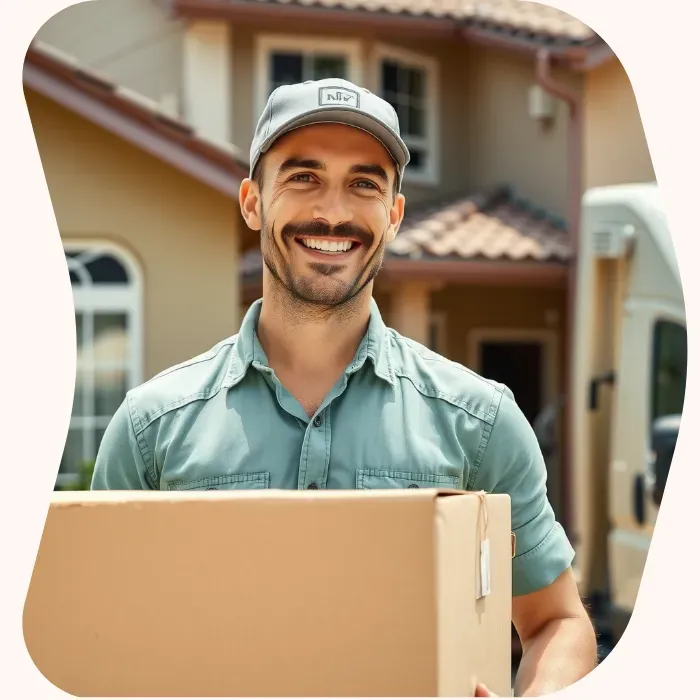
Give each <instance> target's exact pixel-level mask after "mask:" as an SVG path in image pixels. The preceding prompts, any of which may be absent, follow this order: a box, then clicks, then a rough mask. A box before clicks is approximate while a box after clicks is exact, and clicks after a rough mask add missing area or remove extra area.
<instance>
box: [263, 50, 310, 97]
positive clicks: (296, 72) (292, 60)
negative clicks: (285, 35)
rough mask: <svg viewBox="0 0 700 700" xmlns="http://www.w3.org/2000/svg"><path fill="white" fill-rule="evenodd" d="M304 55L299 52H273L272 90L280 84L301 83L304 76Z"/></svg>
mask: <svg viewBox="0 0 700 700" xmlns="http://www.w3.org/2000/svg"><path fill="white" fill-rule="evenodd" d="M302 65H303V57H302V55H301V54H298V53H273V54H272V61H271V73H272V74H271V75H270V83H271V85H270V87H271V91H272V90H274V89H276V88H278V87H279V86H280V85H291V84H292V83H300V82H301V81H302V80H303V78H302V74H303V73H302Z"/></svg>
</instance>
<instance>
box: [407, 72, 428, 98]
mask: <svg viewBox="0 0 700 700" xmlns="http://www.w3.org/2000/svg"><path fill="white" fill-rule="evenodd" d="M408 91H409V93H410V95H411V97H412V98H413V99H416V100H422V99H423V97H425V74H424V73H423V71H421V70H418V69H416V68H412V69H410V70H409V71H408Z"/></svg>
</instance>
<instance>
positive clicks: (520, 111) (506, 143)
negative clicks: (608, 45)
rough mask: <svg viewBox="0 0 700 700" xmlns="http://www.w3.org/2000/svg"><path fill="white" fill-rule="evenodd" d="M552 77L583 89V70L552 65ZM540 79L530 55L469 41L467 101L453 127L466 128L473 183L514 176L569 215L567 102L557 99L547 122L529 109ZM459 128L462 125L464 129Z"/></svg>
mask: <svg viewBox="0 0 700 700" xmlns="http://www.w3.org/2000/svg"><path fill="white" fill-rule="evenodd" d="M552 77H553V78H554V80H556V82H558V83H560V84H562V85H563V86H565V87H566V88H567V89H569V90H572V91H574V92H577V93H580V92H581V89H582V85H581V78H580V76H578V75H576V74H574V73H570V72H564V71H561V70H554V71H553V72H552ZM535 83H536V80H535V63H534V60H533V59H532V58H524V57H522V56H520V55H516V54H512V53H506V52H503V51H496V50H494V49H490V48H484V47H481V46H469V47H468V48H467V51H466V55H465V60H464V80H463V81H462V82H460V83H456V84H455V86H454V87H453V89H459V86H460V85H462V84H463V85H464V89H465V106H464V114H463V115H462V118H461V120H460V121H459V122H458V123H457V124H456V125H455V131H456V132H457V133H458V134H460V133H462V132H463V134H464V135H463V137H462V139H463V141H464V144H465V148H464V150H463V158H464V166H463V167H465V168H466V170H467V172H468V173H469V184H471V185H478V184H485V185H491V184H496V183H500V182H512V183H513V184H514V185H515V186H516V188H517V189H518V191H519V192H520V193H521V194H523V195H524V196H525V197H527V198H529V199H531V200H533V201H534V202H536V203H537V204H539V205H541V206H543V207H545V208H547V209H548V210H550V211H551V212H553V213H555V214H557V215H559V216H567V214H568V212H567V155H568V154H567V133H568V121H569V115H568V108H567V106H566V104H564V103H563V102H560V101H557V107H556V117H555V120H554V122H553V124H552V125H551V126H550V127H543V125H542V124H540V122H539V121H537V120H535V119H533V118H531V117H530V115H529V111H528V100H529V89H530V87H531V86H533V85H534V84H535ZM460 130H461V131H460Z"/></svg>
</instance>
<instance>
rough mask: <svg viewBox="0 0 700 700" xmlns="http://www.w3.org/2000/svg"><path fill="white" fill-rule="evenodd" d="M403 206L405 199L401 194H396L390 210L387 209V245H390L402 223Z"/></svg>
mask: <svg viewBox="0 0 700 700" xmlns="http://www.w3.org/2000/svg"><path fill="white" fill-rule="evenodd" d="M405 205H406V198H405V197H404V196H403V195H402V194H401V193H399V194H397V195H396V199H395V200H394V203H393V205H392V206H391V209H389V228H388V229H387V232H386V242H387V243H391V241H393V240H394V238H396V234H397V233H398V232H399V227H400V226H401V222H402V221H403V214H404V207H405Z"/></svg>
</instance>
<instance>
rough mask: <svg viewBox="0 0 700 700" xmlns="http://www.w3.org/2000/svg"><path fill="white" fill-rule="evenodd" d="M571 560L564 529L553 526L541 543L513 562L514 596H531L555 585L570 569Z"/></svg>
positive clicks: (571, 552) (572, 555)
mask: <svg viewBox="0 0 700 700" xmlns="http://www.w3.org/2000/svg"><path fill="white" fill-rule="evenodd" d="M516 536H517V533H516ZM574 556H575V552H574V549H573V547H572V546H571V543H570V542H569V539H568V538H567V536H566V533H565V532H564V529H563V528H562V526H561V525H560V524H559V523H555V524H554V526H553V527H552V529H551V530H550V531H549V533H548V534H547V536H546V537H545V538H544V539H543V540H542V542H540V543H539V544H538V545H537V546H536V547H534V548H533V549H531V550H529V551H527V552H524V553H523V554H519V555H518V556H516V557H515V558H514V559H513V596H522V595H527V594H528V593H534V592H535V591H539V590H540V589H542V588H546V587H547V586H549V585H550V584H552V583H554V581H556V580H557V579H558V578H559V576H561V574H563V573H564V571H566V570H567V569H568V568H569V567H570V566H571V563H572V561H573V560H574Z"/></svg>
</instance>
